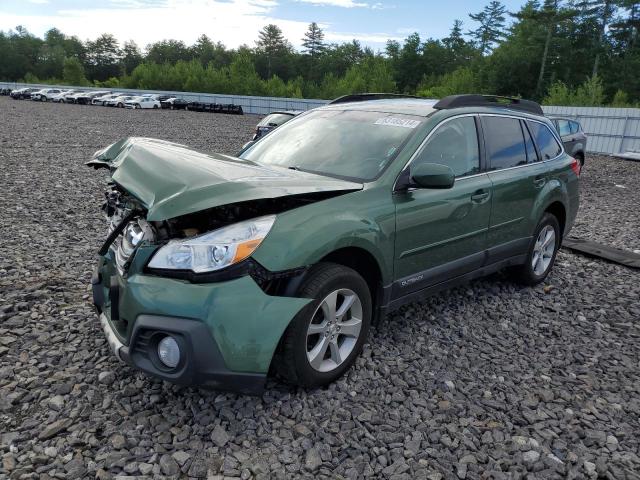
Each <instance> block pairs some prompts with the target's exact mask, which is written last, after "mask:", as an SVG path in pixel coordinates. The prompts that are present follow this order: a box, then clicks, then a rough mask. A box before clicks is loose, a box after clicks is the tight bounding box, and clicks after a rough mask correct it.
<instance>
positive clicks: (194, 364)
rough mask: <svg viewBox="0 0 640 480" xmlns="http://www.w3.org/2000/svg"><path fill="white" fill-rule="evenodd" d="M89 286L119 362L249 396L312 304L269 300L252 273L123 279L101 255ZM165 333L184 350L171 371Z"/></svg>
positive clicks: (175, 379)
mask: <svg viewBox="0 0 640 480" xmlns="http://www.w3.org/2000/svg"><path fill="white" fill-rule="evenodd" d="M135 268H136V261H135V260H134V262H133V264H132V269H134V270H135ZM92 287H93V300H94V304H95V306H96V308H97V310H98V312H99V313H100V323H101V325H102V329H103V331H104V333H105V336H106V338H107V341H108V343H109V346H110V348H111V350H112V351H113V353H114V354H115V355H116V357H117V358H119V359H120V360H122V361H124V362H125V363H127V364H129V365H131V366H133V367H135V368H137V369H139V370H142V371H144V372H146V373H148V374H150V375H153V376H155V377H158V378H161V379H163V380H167V381H169V382H172V383H177V384H182V385H200V386H206V387H211V388H215V389H221V390H233V391H239V392H242V393H249V394H258V393H260V392H261V391H262V389H263V387H264V381H265V379H266V376H267V373H268V371H269V366H270V364H271V359H272V357H273V353H274V352H275V349H276V347H277V345H278V343H279V341H280V338H281V336H282V334H283V333H284V331H285V329H286V328H287V326H288V325H289V323H290V321H291V320H292V319H293V317H294V316H295V315H296V314H297V313H298V312H299V311H300V309H302V308H303V307H304V306H305V305H306V304H307V303H308V302H309V300H307V299H301V298H293V297H277V296H271V295H267V294H266V293H265V292H263V290H262V289H260V287H259V286H258V285H257V284H256V283H255V281H254V280H253V279H252V278H251V277H250V276H244V277H240V278H236V279H233V280H228V281H222V282H215V283H190V282H188V281H186V280H178V279H170V278H165V277H159V276H154V275H147V274H144V273H142V272H140V273H133V274H131V272H130V274H129V276H127V277H126V278H125V277H123V276H121V275H120V274H119V273H118V272H117V270H116V268H115V266H114V265H113V261H112V260H111V259H110V258H109V255H107V256H106V257H104V258H101V260H100V262H99V264H98V268H97V269H96V271H95V273H94V275H93V278H92ZM167 334H169V335H172V336H173V337H174V338H176V339H178V343H179V345H180V350H181V352H183V355H182V357H183V362H182V363H180V364H179V365H178V367H176V369H173V370H171V369H167V368H165V367H163V365H162V363H161V362H160V361H159V357H158V355H157V343H158V341H159V340H158V339H159V338H161V337H162V336H164V335H167Z"/></svg>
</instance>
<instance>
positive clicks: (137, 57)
mask: <svg viewBox="0 0 640 480" xmlns="http://www.w3.org/2000/svg"><path fill="white" fill-rule="evenodd" d="M121 63H122V69H123V70H124V74H125V75H127V74H130V73H131V72H133V70H134V69H135V68H136V67H137V66H138V65H140V64H141V63H142V53H141V52H140V48H139V47H138V44H137V43H136V42H134V41H133V40H129V41H127V42H124V45H123V47H122V58H121Z"/></svg>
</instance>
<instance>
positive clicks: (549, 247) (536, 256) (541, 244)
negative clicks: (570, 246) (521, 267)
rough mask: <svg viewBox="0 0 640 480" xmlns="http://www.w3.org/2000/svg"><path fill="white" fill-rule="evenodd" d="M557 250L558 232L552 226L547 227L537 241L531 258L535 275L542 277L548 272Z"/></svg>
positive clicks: (541, 231)
mask: <svg viewBox="0 0 640 480" xmlns="http://www.w3.org/2000/svg"><path fill="white" fill-rule="evenodd" d="M555 250H556V231H555V229H554V228H553V227H552V226H551V225H545V226H544V227H543V228H542V230H540V233H539V234H538V238H537V239H536V243H535V245H534V246H533V255H532V256H531V267H532V268H533V273H535V274H536V275H542V274H544V272H546V271H547V269H548V268H549V265H551V260H552V259H553V254H554V252H555Z"/></svg>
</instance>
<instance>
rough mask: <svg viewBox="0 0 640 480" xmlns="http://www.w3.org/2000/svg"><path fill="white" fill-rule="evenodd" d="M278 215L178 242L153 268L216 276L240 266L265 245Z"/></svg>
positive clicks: (167, 247) (160, 254) (152, 263)
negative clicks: (234, 266)
mask: <svg viewBox="0 0 640 480" xmlns="http://www.w3.org/2000/svg"><path fill="white" fill-rule="evenodd" d="M275 220H276V216H275V215H268V216H265V217H259V218H254V219H252V220H247V221H244V222H240V223H236V224H234V225H230V226H228V227H224V228H221V229H219V230H214V231H213V232H209V233H205V234H204V235H199V236H197V237H193V238H189V239H187V240H176V241H171V242H169V243H167V244H166V245H165V246H164V247H162V248H160V249H159V250H158V251H157V252H156V254H155V255H154V256H153V258H152V259H151V261H150V262H149V267H150V268H164V269H171V270H191V271H193V272H195V273H200V272H212V271H214V270H220V269H222V268H225V267H228V266H229V265H233V264H234V263H238V262H240V261H242V260H244V259H245V258H247V257H248V256H249V255H251V254H252V253H253V252H254V251H255V249H256V248H258V246H259V245H260V244H261V243H262V240H264V238H265V237H266V236H267V233H269V230H271V227H272V226H273V222H275Z"/></svg>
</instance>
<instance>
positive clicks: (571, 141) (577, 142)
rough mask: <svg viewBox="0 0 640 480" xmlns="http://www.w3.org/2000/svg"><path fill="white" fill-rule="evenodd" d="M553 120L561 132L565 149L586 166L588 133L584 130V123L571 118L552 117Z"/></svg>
mask: <svg viewBox="0 0 640 480" xmlns="http://www.w3.org/2000/svg"><path fill="white" fill-rule="evenodd" d="M551 121H552V122H553V125H554V126H555V127H556V130H557V131H558V133H559V134H560V138H561V139H562V144H563V145H564V149H565V151H566V152H567V153H568V154H569V155H571V156H572V157H573V158H577V159H578V160H579V161H580V166H581V167H582V166H584V159H585V153H586V151H587V134H586V133H584V131H583V130H582V125H580V122H578V121H576V120H572V119H570V118H559V117H558V118H552V119H551Z"/></svg>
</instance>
